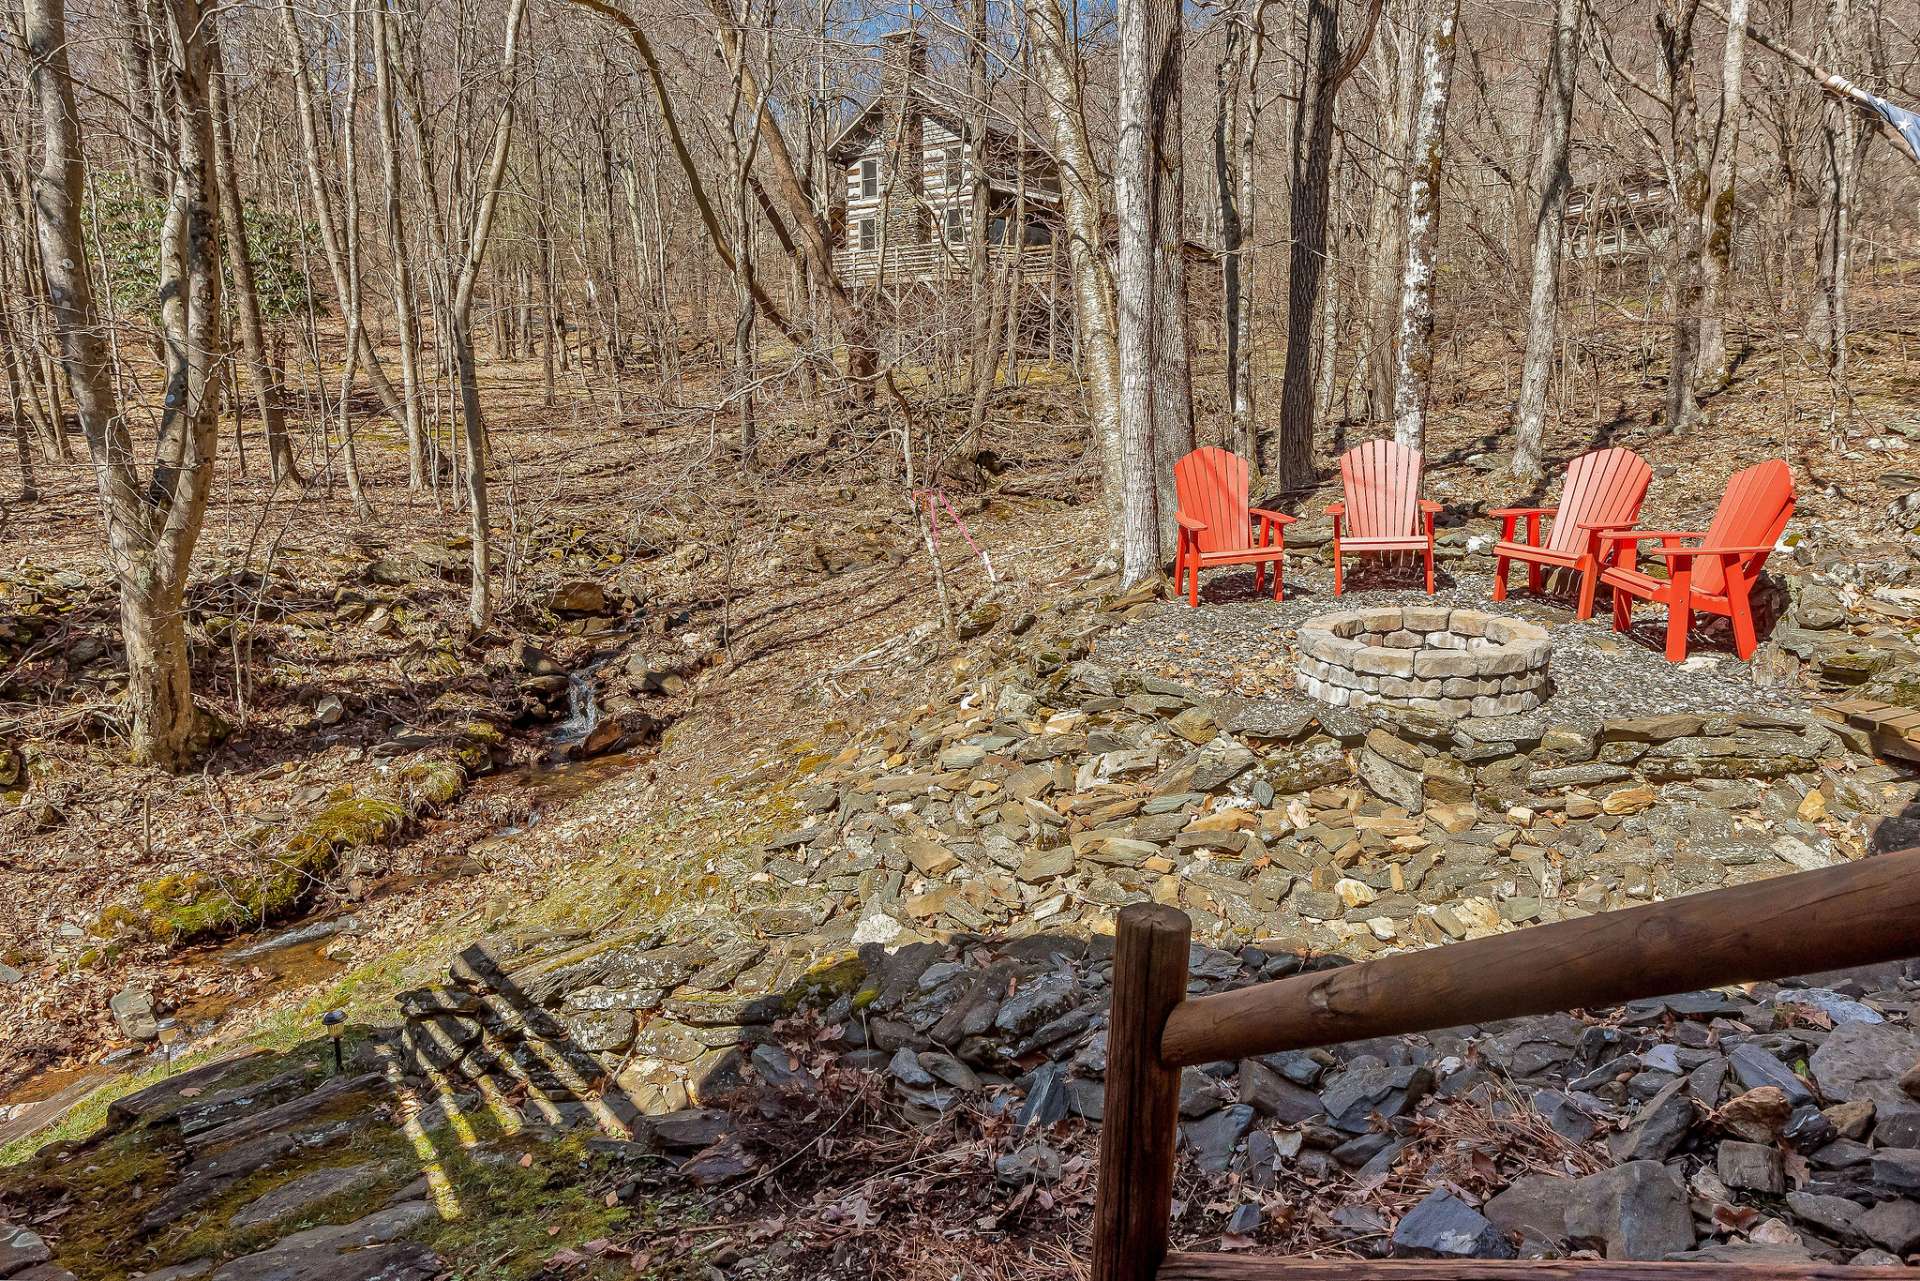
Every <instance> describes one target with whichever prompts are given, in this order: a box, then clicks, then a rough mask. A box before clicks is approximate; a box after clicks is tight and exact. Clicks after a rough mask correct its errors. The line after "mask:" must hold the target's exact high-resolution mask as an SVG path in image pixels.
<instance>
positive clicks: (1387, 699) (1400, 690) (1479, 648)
mask: <svg viewBox="0 0 1920 1281" xmlns="http://www.w3.org/2000/svg"><path fill="white" fill-rule="evenodd" d="M1298 644H1299V648H1300V659H1299V663H1298V666H1297V669H1296V673H1295V676H1294V682H1295V684H1296V685H1297V686H1298V687H1299V689H1300V691H1301V692H1302V693H1304V694H1307V695H1309V696H1311V697H1313V698H1317V699H1319V700H1320V701H1321V702H1323V703H1331V704H1333V705H1334V706H1336V707H1365V706H1367V705H1369V704H1373V703H1387V704H1391V705H1394V706H1398V707H1413V708H1418V709H1419V710H1421V711H1427V712H1435V713H1438V714H1440V715H1443V716H1512V715H1515V714H1517V713H1520V712H1529V711H1532V710H1533V709H1534V708H1536V707H1538V706H1540V704H1541V703H1542V702H1544V701H1546V697H1547V694H1548V678H1547V663H1548V658H1549V655H1550V653H1551V650H1552V645H1551V642H1550V641H1549V640H1548V639H1547V632H1546V629H1545V628H1543V627H1540V626H1538V625H1536V624H1534V623H1529V622H1524V621H1522V620H1520V619H1517V618H1498V617H1495V616H1494V615H1492V614H1487V613H1484V612H1482V611H1480V610H1477V609H1448V608H1447V607H1445V606H1434V605H1408V606H1404V607H1402V606H1386V607H1376V608H1373V609H1355V610H1348V611H1345V612H1343V613H1338V614H1327V615H1324V616H1323V617H1320V618H1316V619H1313V620H1311V621H1310V622H1308V623H1306V624H1305V625H1303V626H1302V627H1301V628H1300V634H1299V638H1298Z"/></svg>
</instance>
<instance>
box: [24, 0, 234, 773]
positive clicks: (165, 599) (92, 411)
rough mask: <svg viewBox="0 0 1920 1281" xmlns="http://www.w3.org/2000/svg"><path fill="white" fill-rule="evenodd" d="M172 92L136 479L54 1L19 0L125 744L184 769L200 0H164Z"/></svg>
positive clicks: (201, 442)
mask: <svg viewBox="0 0 1920 1281" xmlns="http://www.w3.org/2000/svg"><path fill="white" fill-rule="evenodd" d="M165 17H166V28H167V36H168V45H169V49H168V54H169V56H168V67H167V76H166V79H167V82H168V84H169V90H170V91H169V94H168V106H169V108H170V114H171V116H172V122H173V126H174V130H175V147H176V154H175V171H174V177H173V181H172V183H171V200H172V202H173V204H174V209H173V211H172V212H171V213H170V218H169V221H170V224H171V225H177V226H178V227H179V228H180V229H181V235H180V245H181V249H180V252H179V253H177V254H170V255H167V256H165V257H163V263H165V268H166V270H167V271H169V272H172V273H174V274H172V275H169V276H166V277H163V280H162V288H163V289H166V290H170V291H172V292H173V293H174V294H176V295H177V296H178V298H179V299H180V307H179V309H178V312H177V317H178V321H177V327H170V330H169V335H168V337H169V343H168V350H167V371H166V372H167V403H166V409H165V414H164V416H163V419H162V423H161V428H160V435H159V441H158V444H157V447H156V450H155V461H154V465H153V468H152V470H151V472H150V473H149V475H148V476H147V477H145V478H144V479H143V478H142V477H141V476H140V474H139V469H138V468H137V467H136V466H135V464H134V462H133V441H132V437H131V435H130V433H129V431H128V428H127V423H126V420H125V418H123V417H122V415H121V412H120V404H119V398H118V395H117V393H116V391H115V388H114V382H113V365H112V355H111V352H110V350H109V343H108V340H107V338H106V334H105V331H104V329H103V318H102V315H101V312H100V309H99V308H98V306H97V305H96V303H95V300H94V292H93V280H92V276H91V273H90V270H89V267H88V263H87V251H86V243H87V238H86V234H85V228H84V225H83V222H82V214H81V194H82V191H83V189H84V187H85V184H86V171H85V161H84V159H83V158H82V151H81V141H80V122H79V114H78V112H77V110H76V109H75V106H74V95H73V84H72V79H71V71H70V64H69V60H68V56H67V30H66V13H65V9H64V5H63V3H62V0H27V3H26V6H25V19H26V34H27V49H28V57H29V68H30V70H29V81H30V84H31V86H32V92H33V97H34V101H35V103H36V105H37V107H38V113H39V117H40V123H41V129H42V140H41V157H40V167H39V170H38V172H37V173H36V175H35V178H34V184H33V203H34V211H35V214H36V215H37V225H38V235H39V247H40V266H41V271H42V274H43V277H44V279H45V282H46V289H47V302H48V306H49V308H50V310H51V313H52V318H53V326H54V333H55V336H56V338H57V339H58V341H59V344H60V352H61V359H62V363H63V365H64V366H65V370H66V382H67V386H68V389H69V393H70V395H71V397H72V401H73V407H74V411H75V413H76V414H77V415H78V417H79V419H80V427H81V430H82V432H83V433H84V434H85V436H86V440H87V448H88V451H89V453H90V454H91V455H92V460H93V467H94V475H95V477H96V479H97V481H98V484H99V490H100V505H101V510H102V513H103V515H104V518H105V523H106V529H107V554H108V560H109V563H110V564H111V565H112V567H113V572H114V576H115V578H116V579H117V581H118V584H119V590H120V623H121V631H122V635H123V638H124V641H125V644H126V654H127V678H128V679H127V700H128V704H129V710H130V711H131V713H132V734H131V745H132V756H133V759H134V760H135V761H136V762H139V763H144V764H153V765H158V766H161V767H163V768H166V769H181V768H184V767H185V766H186V765H187V764H188V763H189V762H190V761H191V759H192V757H193V755H194V754H195V750H196V748H197V747H198V746H199V745H200V736H199V734H198V731H199V729H200V716H199V714H198V712H197V711H196V709H195V707H194V702H193V688H192V675H191V671H190V668H189V665H188V651H187V634H186V614H185V610H184V608H183V603H182V602H183V595H184V591H185V587H186V580H187V571H188V568H189V566H190V564H191V562H192V559H193V549H194V544H195V543H196V542H197V541H198V539H199V535H200V527H201V522H202V520H203V519H204V517H205V514H206V507H207V494H208V492H209V490H210V489H211V488H212V484H213V462H214V451H215V449H216V447H217V445H218V443H219V438H218V421H217V420H218V412H219V395H218V387H219V381H218V376H217V370H218V368H219V362H220V359H221V355H222V353H221V347H220V324H219V316H220V229H219V221H218V216H217V213H216V209H215V197H214V193H213V185H214V179H213V165H214V155H213V153H214V143H213V120H212V114H213V113H212V110H211V108H210V105H209V100H208V87H207V86H208V77H209V68H210V64H211V60H212V59H211V54H210V52H209V43H210V41H211V39H212V32H213V25H212V21H211V15H210V14H209V13H207V12H205V11H204V10H203V9H202V8H201V6H200V4H199V2H198V0H169V3H168V4H167V6H166V10H165Z"/></svg>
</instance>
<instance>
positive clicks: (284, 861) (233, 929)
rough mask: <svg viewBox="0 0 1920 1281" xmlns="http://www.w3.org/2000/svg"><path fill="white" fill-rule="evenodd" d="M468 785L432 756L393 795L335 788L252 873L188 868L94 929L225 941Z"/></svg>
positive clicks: (108, 913) (451, 765)
mask: <svg viewBox="0 0 1920 1281" xmlns="http://www.w3.org/2000/svg"><path fill="white" fill-rule="evenodd" d="M466 782H467V774H466V771H465V770H464V769H463V768H462V767H461V766H460V765H459V764H458V763H456V762H454V761H448V760H430V761H422V762H420V763H418V764H416V765H412V766H409V767H408V768H407V769H406V770H404V771H402V773H401V774H400V776H399V780H398V787H397V789H396V790H395V791H393V792H368V793H355V792H353V791H352V790H351V789H341V791H340V793H339V794H337V795H336V796H334V797H333V798H332V799H331V800H330V801H329V802H328V804H327V806H326V808H325V809H322V810H321V811H320V812H319V813H318V814H315V815H314V816H313V817H312V818H311V819H309V820H308V821H307V823H306V825H305V826H303V827H302V828H300V830H299V831H297V832H295V833H294V834H293V835H292V836H289V837H287V838H286V840H285V841H284V842H282V843H281V844H280V845H279V846H278V847H277V848H271V849H267V850H264V851H263V852H262V853H261V855H260V856H259V859H258V861H257V863H256V864H255V869H254V870H253V871H250V872H246V873H243V874H241V875H239V876H234V877H216V876H213V875H210V874H208V873H206V872H189V873H186V874H184V875H181V874H172V875H167V876H162V877H159V878H157V879H155V880H152V881H148V882H146V883H145V884H144V885H141V886H140V887H139V888H138V889H136V890H135V891H134V894H133V897H132V899H131V900H130V901H127V902H123V903H116V904H113V905H111V906H109V907H108V908H107V909H106V910H105V911H104V912H102V913H101V914H100V919H99V921H98V923H97V924H96V925H95V932H96V933H98V934H99V935H100V936H101V937H103V938H115V937H123V936H133V937H143V938H151V939H155V940H157V941H159V942H163V943H171V944H175V945H179V944H185V943H200V942H207V941H210V940H214V939H221V938H227V937H230V936H232V935H235V934H239V933H242V932H244V931H247V930H251V929H257V928H259V927H260V926H262V925H265V924H267V923H268V922H270V921H273V920H277V919H282V918H284V917H286V916H288V915H289V914H291V913H292V912H293V911H294V910H295V909H296V908H298V907H299V905H300V904H301V903H303V902H304V901H305V900H306V898H307V896H308V895H309V894H311V893H312V891H313V889H314V888H315V887H316V886H317V885H319V884H320V882H321V881H322V880H323V879H325V877H326V875H327V874H328V873H329V872H331V871H332V870H333V868H334V865H335V864H337V863H338V862H339V861H340V855H341V854H342V853H343V852H345V851H347V850H350V849H359V848H365V847H370V846H382V845H387V844H390V843H391V842H392V841H393V840H394V839H395V838H396V837H398V836H399V835H400V834H401V833H402V832H404V831H405V830H406V829H407V827H408V826H409V825H410V824H411V823H412V822H413V821H414V820H416V819H418V818H419V817H420V816H421V815H422V814H425V813H429V812H431V811H433V810H437V809H439V808H441V807H442V806H445V805H446V804H447V803H448V802H450V801H452V800H453V799H454V798H455V797H456V796H458V795H459V794H460V793H461V791H462V790H464V789H465V787H466Z"/></svg>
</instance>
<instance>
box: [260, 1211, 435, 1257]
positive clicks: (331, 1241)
mask: <svg viewBox="0 0 1920 1281" xmlns="http://www.w3.org/2000/svg"><path fill="white" fill-rule="evenodd" d="M439 1216H440V1212H439V1211H438V1210H436V1209H434V1208H433V1206H432V1204H431V1203H429V1202H426V1201H399V1202H395V1203H394V1204H393V1205H390V1206H388V1207H387V1208H386V1209H384V1210H375V1211H374V1212H373V1213H372V1214H369V1215H368V1216H367V1217H366V1218H364V1219H355V1220H354V1221H353V1222H352V1223H328V1224H322V1225H321V1226H320V1227H317V1228H308V1229H306V1230H305V1231H304V1232H295V1233H292V1234H291V1235H289V1236H285V1237H282V1238H281V1239H280V1240H279V1242H278V1243H277V1244H275V1245H274V1247H273V1248H274V1249H276V1250H317V1249H327V1250H360V1249H365V1248H366V1247H367V1246H370V1245H384V1244H386V1243H387V1242H389V1241H398V1240H399V1239H400V1238H401V1237H403V1236H405V1235H406V1234H407V1233H409V1232H411V1231H413V1230H414V1229H415V1228H417V1227H419V1226H420V1225H421V1224H423V1223H426V1222H427V1221H429V1220H431V1219H436V1218H438V1217H439Z"/></svg>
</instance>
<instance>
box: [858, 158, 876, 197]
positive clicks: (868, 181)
mask: <svg viewBox="0 0 1920 1281" xmlns="http://www.w3.org/2000/svg"><path fill="white" fill-rule="evenodd" d="M879 194H880V162H879V161H877V160H875V159H873V158H872V157H871V156H869V157H868V158H867V159H865V160H862V161H861V162H860V198H861V199H862V200H871V199H873V198H874V197H875V196H877V195H879Z"/></svg>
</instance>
